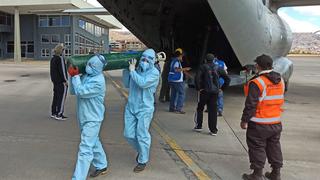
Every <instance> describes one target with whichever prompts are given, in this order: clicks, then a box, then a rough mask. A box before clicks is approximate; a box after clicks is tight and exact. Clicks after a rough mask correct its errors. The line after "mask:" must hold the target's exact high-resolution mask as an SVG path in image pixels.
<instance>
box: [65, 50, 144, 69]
mask: <svg viewBox="0 0 320 180" xmlns="http://www.w3.org/2000/svg"><path fill="white" fill-rule="evenodd" d="M142 53H143V51H138V52H129V53H110V54H100V55H102V56H104V58H105V59H106V60H107V63H108V64H107V66H106V67H105V68H104V71H108V70H116V69H125V68H128V67H129V63H128V60H130V59H137V60H139V59H140V58H141V55H142ZM92 56H95V55H94V54H90V55H76V56H71V57H70V58H68V59H67V62H68V66H70V64H71V65H72V66H73V67H75V66H77V67H78V68H79V71H80V73H85V68H86V65H87V62H88V61H89V59H90V58H91V57H92Z"/></svg>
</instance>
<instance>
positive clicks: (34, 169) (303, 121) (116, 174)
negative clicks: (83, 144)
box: [0, 57, 320, 180]
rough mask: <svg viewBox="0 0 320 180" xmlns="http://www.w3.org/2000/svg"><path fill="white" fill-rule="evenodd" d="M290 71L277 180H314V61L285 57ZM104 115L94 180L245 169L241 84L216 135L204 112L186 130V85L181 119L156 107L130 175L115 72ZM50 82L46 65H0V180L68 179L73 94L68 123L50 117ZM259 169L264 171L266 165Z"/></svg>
mask: <svg viewBox="0 0 320 180" xmlns="http://www.w3.org/2000/svg"><path fill="white" fill-rule="evenodd" d="M290 59H291V60H292V61H293V62H294V73H293V76H292V78H291V80H290V84H289V91H288V93H287V94H286V97H285V98H286V103H285V106H284V113H283V117H282V120H283V133H282V138H281V143H282V151H283V155H284V167H283V169H282V179H284V180H317V179H319V180H320V176H319V175H318V171H319V170H320V156H319V155H320V143H319V142H320V130H319V129H320V122H319V114H320V113H319V110H318V108H319V107H320V96H319V92H320V78H319V77H320V71H319V69H320V57H290ZM107 77H108V78H106V79H107V94H106V99H105V104H106V113H105V119H104V123H103V126H102V129H101V140H102V143H103V145H104V148H105V151H106V152H107V156H108V160H109V165H110V167H109V168H110V169H109V170H110V171H109V173H108V174H107V175H105V176H101V177H99V178H96V179H129V180H131V179H132V180H135V179H153V180H158V179H159V180H160V179H166V180H167V179H170V180H171V179H172V180H180V179H181V180H183V179H189V180H193V179H208V178H209V179H223V180H239V179H241V175H242V173H244V172H250V169H249V160H248V155H247V145H246V141H245V130H241V129H240V126H239V124H240V118H241V113H242V110H243V107H244V100H245V98H244V95H243V91H242V87H231V88H229V89H228V90H227V91H226V92H225V110H224V115H223V117H219V119H218V129H219V132H218V135H217V136H216V137H213V136H210V135H208V132H209V131H208V128H207V121H206V119H207V114H205V115H204V130H203V132H202V133H196V132H193V131H192V128H193V126H194V122H193V115H194V112H195V109H196V99H197V93H196V91H195V90H194V89H189V88H187V89H186V91H187V96H186V97H187V98H186V103H185V109H184V110H185V111H186V112H187V113H186V114H184V115H181V114H174V113H170V112H168V106H169V104H168V103H160V102H157V104H156V113H155V115H154V123H153V125H152V127H151V128H150V131H151V134H152V138H153V139H152V148H151V158H150V163H149V164H148V166H147V169H146V170H145V171H144V172H142V173H139V174H135V173H133V171H132V170H133V167H134V166H135V164H136V162H135V156H136V153H135V152H134V151H133V149H132V148H131V147H130V146H129V145H128V144H127V142H126V140H125V139H124V137H123V111H124V106H125V103H126V90H125V89H123V88H122V87H121V71H119V70H118V71H110V72H107ZM51 100H52V84H51V81H50V77H49V63H48V62H47V63H43V62H39V63H37V62H33V63H21V64H14V63H7V62H1V61H0V114H1V116H0V179H1V180H2V179H3V180H19V179H33V180H34V179H46V180H51V179H52V180H62V179H71V176H72V173H73V170H74V165H75V162H76V158H77V151H78V145H79V129H78V125H77V120H76V112H75V105H76V100H75V97H74V96H71V95H69V94H68V96H67V101H66V107H65V114H66V115H67V116H68V117H69V119H68V120H67V121H63V122H61V121H56V120H53V119H50V118H49V115H50V105H51ZM265 167H266V168H265V170H268V169H269V167H268V164H267V163H266V166H265Z"/></svg>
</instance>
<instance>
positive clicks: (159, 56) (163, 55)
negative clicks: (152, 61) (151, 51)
mask: <svg viewBox="0 0 320 180" xmlns="http://www.w3.org/2000/svg"><path fill="white" fill-rule="evenodd" d="M166 58H167V56H166V53H165V52H158V53H157V60H158V61H165V60H166Z"/></svg>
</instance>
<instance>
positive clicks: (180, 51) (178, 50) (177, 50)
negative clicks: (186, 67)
mask: <svg viewBox="0 0 320 180" xmlns="http://www.w3.org/2000/svg"><path fill="white" fill-rule="evenodd" d="M174 52H175V53H176V52H179V53H180V54H182V53H183V51H182V49H181V48H177V49H176V50H175V51H174Z"/></svg>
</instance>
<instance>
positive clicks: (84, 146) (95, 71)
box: [70, 55, 108, 180]
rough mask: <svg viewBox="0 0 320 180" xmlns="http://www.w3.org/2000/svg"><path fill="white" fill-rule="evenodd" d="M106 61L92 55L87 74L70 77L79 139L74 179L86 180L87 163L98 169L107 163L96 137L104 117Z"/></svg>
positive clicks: (101, 57)
mask: <svg viewBox="0 0 320 180" xmlns="http://www.w3.org/2000/svg"><path fill="white" fill-rule="evenodd" d="M105 65H106V61H105V59H104V57H103V56H101V55H96V56H93V57H92V58H91V59H90V60H89V61H88V63H87V66H86V74H84V75H83V76H81V77H80V76H79V75H76V76H74V77H72V78H71V86H72V87H70V89H71V94H75V95H76V96H77V119H78V121H79V126H80V132H81V142H80V145H79V152H78V160H77V164H76V167H75V170H74V174H73V176H72V179H73V180H85V179H86V178H87V175H88V171H89V168H90V164H91V163H92V165H93V166H94V167H95V168H96V169H97V170H100V169H103V168H106V167H107V166H108V162H107V157H106V154H105V152H104V150H103V147H102V144H101V142H100V140H99V132H100V127H101V123H102V121H103V119H104V112H105V106H104V97H105V93H106V85H105V84H106V82H105V78H104V75H103V73H102V70H103V67H104V66H105Z"/></svg>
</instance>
